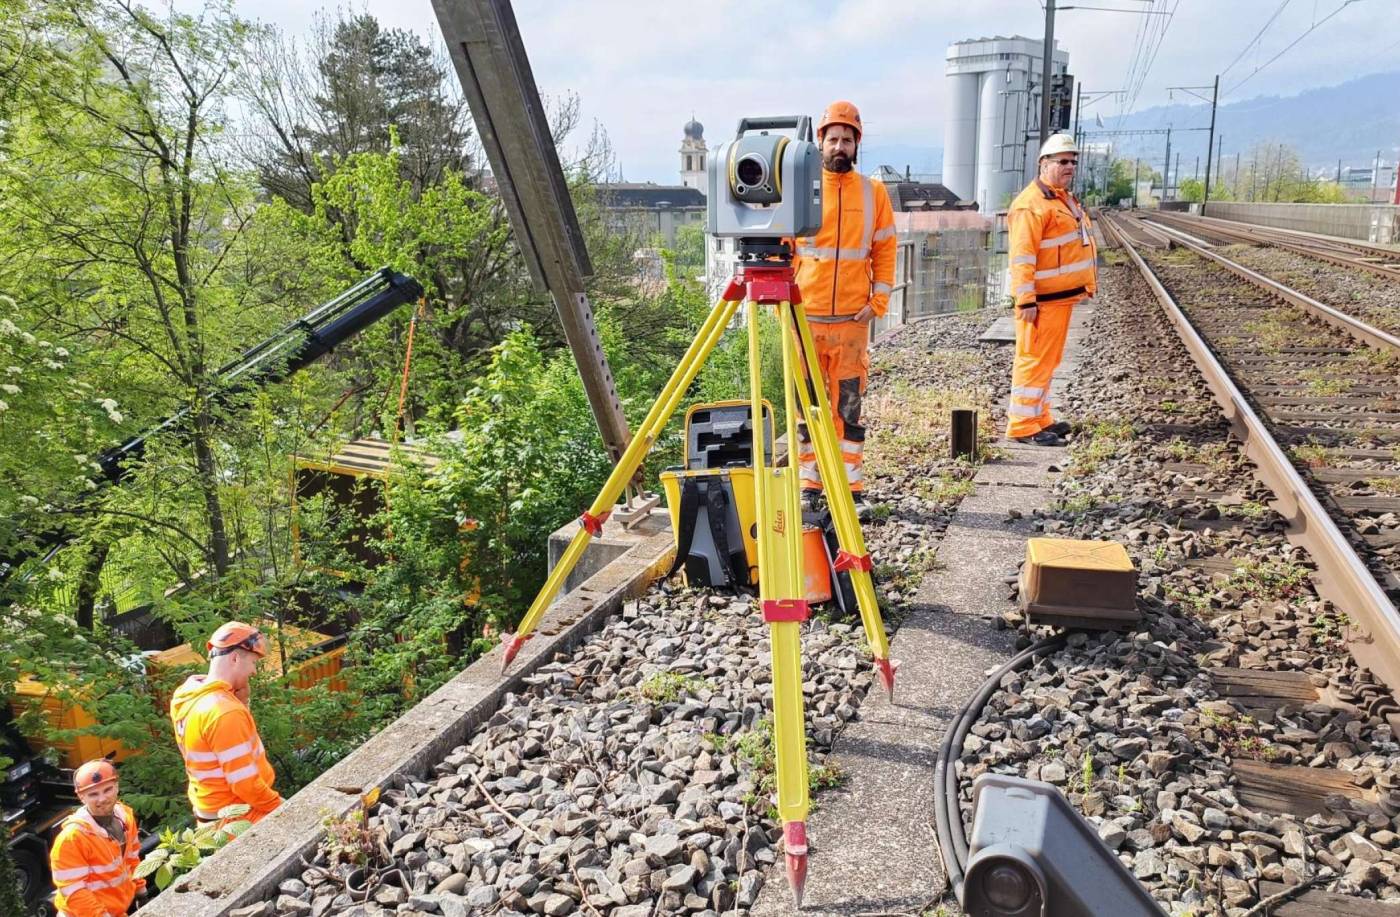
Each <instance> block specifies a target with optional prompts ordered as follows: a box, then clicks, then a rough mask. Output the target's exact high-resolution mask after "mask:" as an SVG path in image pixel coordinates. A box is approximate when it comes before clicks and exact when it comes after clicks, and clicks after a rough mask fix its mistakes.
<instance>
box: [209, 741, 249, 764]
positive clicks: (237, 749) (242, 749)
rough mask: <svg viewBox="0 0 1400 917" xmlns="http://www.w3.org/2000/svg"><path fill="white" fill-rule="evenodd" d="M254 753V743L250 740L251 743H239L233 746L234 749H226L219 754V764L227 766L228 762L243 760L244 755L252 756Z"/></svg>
mask: <svg viewBox="0 0 1400 917" xmlns="http://www.w3.org/2000/svg"><path fill="white" fill-rule="evenodd" d="M252 753H253V743H252V741H251V740H250V741H247V742H239V743H238V744H237V745H235V746H233V747H232V748H226V749H224V750H223V751H221V752H218V753H217V754H218V756H219V763H220V764H227V763H228V762H230V761H232V760H233V759H234V758H241V757H243V756H244V755H249V754H252Z"/></svg>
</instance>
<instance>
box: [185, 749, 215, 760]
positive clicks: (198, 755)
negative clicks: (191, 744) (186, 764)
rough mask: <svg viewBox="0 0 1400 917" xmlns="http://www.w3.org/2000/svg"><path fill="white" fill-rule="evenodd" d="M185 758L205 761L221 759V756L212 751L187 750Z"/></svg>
mask: <svg viewBox="0 0 1400 917" xmlns="http://www.w3.org/2000/svg"><path fill="white" fill-rule="evenodd" d="M185 760H187V761H205V762H208V761H217V760H219V756H218V755H216V754H214V753H213V752H212V751H186V752H185Z"/></svg>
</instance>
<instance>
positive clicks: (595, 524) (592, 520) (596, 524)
mask: <svg viewBox="0 0 1400 917" xmlns="http://www.w3.org/2000/svg"><path fill="white" fill-rule="evenodd" d="M611 515H612V510H608V511H607V512H605V513H599V514H598V515H596V516H595V515H593V514H592V513H590V512H587V511H585V512H584V514H583V515H582V516H579V517H578V524H579V525H581V526H583V530H584V531H585V532H587V533H588V534H590V535H592V536H593V537H594V538H599V537H601V536H602V534H603V523H604V522H607V521H608V517H609V516H611Z"/></svg>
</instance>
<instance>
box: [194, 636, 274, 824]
mask: <svg viewBox="0 0 1400 917" xmlns="http://www.w3.org/2000/svg"><path fill="white" fill-rule="evenodd" d="M206 648H207V649H208V652H209V674H208V675H191V676H190V677H189V678H187V679H186V680H185V683H184V684H182V685H181V686H180V687H179V688H178V689H177V690H176V691H175V695H174V697H172V698H171V700H170V719H171V722H173V723H174V724H175V742H176V744H177V745H179V746H180V754H181V755H182V756H184V759H185V774H186V776H187V777H188V783H189V787H188V789H187V791H186V792H187V795H188V796H189V799H190V805H191V806H192V807H193V808H194V815H195V818H196V819H198V820H199V822H200V823H202V824H208V823H211V822H214V823H217V822H219V821H220V818H219V810H220V809H223V808H224V807H226V806H231V805H237V804H239V803H244V804H246V805H248V806H250V807H251V808H250V811H249V812H248V814H246V815H242V816H239V818H242V819H246V820H248V821H253V822H255V821H257V820H258V819H260V818H263V817H264V816H266V815H267V814H268V813H269V812H271V811H272V810H273V809H275V808H277V807H278V806H279V805H281V804H282V797H281V796H280V795H278V793H277V791H276V790H274V789H273V788H272V784H273V781H274V780H275V779H276V777H277V775H276V774H275V773H274V772H273V770H272V765H271V764H269V763H268V760H267V753H266V752H265V751H264V750H263V744H262V739H261V738H259V737H258V727H257V725H256V724H255V723H254V722H253V714H252V713H251V712H250V711H249V709H248V697H249V688H248V684H249V681H250V680H251V679H252V677H253V673H254V672H256V671H257V669H258V662H259V661H260V660H261V659H262V657H263V656H265V655H267V638H265V637H264V636H263V635H262V634H261V633H259V631H258V629H257V628H256V627H253V626H252V625H251V624H244V623H242V622H241V621H230V622H228V623H227V624H225V625H223V626H222V627H220V628H219V629H218V630H216V631H215V632H214V636H212V637H210V638H209V642H208V644H207V645H206Z"/></svg>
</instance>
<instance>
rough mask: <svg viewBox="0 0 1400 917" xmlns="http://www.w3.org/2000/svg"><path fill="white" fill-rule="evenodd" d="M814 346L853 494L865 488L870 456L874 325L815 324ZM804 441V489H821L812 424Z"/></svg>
mask: <svg viewBox="0 0 1400 917" xmlns="http://www.w3.org/2000/svg"><path fill="white" fill-rule="evenodd" d="M809 324H810V326H811V329H812V343H813V344H814V345H815V346H816V349H817V363H818V365H819V366H820V367H821V371H822V379H824V380H825V382H826V397H827V398H828V399H829V400H830V402H831V411H832V414H833V415H834V417H833V419H834V421H835V423H834V426H835V428H836V437H837V439H838V440H840V445H841V459H842V462H843V463H844V464H845V466H846V480H848V481H849V482H850V484H851V490H852V491H854V492H857V493H858V492H860V491H862V490H864V489H865V479H864V475H863V472H862V469H861V466H862V462H863V460H864V452H865V426H864V425H863V424H862V423H861V422H860V417H861V402H862V399H863V398H864V396H865V386H866V384H867V383H868V382H869V380H870V324H869V323H868V322H856V321H850V320H847V321H839V322H821V321H811V322H809ZM797 432H798V438H799V440H800V441H801V442H800V445H799V447H798V450H797V461H798V466H799V468H798V475H799V477H800V478H801V479H802V488H803V489H804V490H821V489H822V479H821V473H820V472H819V471H818V469H817V453H816V449H815V448H814V447H813V445H812V440H811V437H810V436H808V434H807V425H806V424H799V425H798V429H797Z"/></svg>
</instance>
